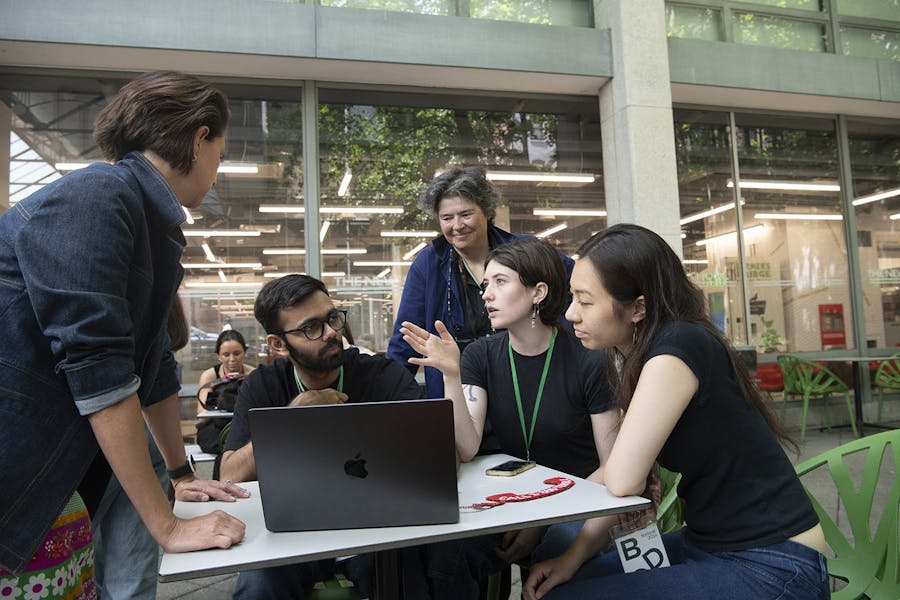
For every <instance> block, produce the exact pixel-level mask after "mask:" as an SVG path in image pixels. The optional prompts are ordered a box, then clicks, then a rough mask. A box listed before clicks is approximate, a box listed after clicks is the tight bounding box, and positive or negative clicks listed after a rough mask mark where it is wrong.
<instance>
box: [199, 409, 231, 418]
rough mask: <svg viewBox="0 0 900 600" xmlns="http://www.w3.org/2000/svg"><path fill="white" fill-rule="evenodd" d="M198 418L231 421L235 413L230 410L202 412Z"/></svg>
mask: <svg viewBox="0 0 900 600" xmlns="http://www.w3.org/2000/svg"><path fill="white" fill-rule="evenodd" d="M197 416H198V417H199V418H201V419H225V418H227V419H230V418H231V417H233V416H234V413H233V412H231V411H230V410H201V411H200V412H198V413H197Z"/></svg>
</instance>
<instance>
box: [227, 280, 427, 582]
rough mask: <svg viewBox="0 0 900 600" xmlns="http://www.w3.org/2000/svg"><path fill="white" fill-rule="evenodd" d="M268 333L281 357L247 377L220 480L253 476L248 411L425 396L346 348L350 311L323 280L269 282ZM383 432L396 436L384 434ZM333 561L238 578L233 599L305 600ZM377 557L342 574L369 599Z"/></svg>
mask: <svg viewBox="0 0 900 600" xmlns="http://www.w3.org/2000/svg"><path fill="white" fill-rule="evenodd" d="M253 312H254V315H255V316H256V320H257V321H259V323H260V325H262V326H263V328H264V329H265V330H266V334H267V335H266V343H268V345H269V346H270V347H271V348H272V351H273V352H274V354H275V356H276V358H275V361H274V363H273V364H271V365H261V366H260V367H258V368H257V369H256V370H255V371H253V372H252V373H251V374H250V375H248V376H247V378H246V379H245V380H244V383H243V385H242V386H241V389H240V392H239V393H238V399H237V404H236V405H235V408H234V418H233V420H232V424H231V430H230V431H229V433H228V439H227V441H226V442H225V447H224V449H223V450H224V451H223V453H222V466H221V478H222V479H224V480H230V481H233V482H240V481H252V480H255V479H256V463H255V461H254V459H253V442H252V441H251V439H250V427H249V424H248V411H249V410H250V409H251V408H260V407H271V406H306V405H310V404H338V403H344V402H381V401H385V400H411V399H416V398H419V397H420V396H421V392H420V388H419V386H418V384H417V383H416V381H415V379H414V378H413V376H412V375H411V374H410V373H409V371H407V370H406V369H405V368H403V367H402V366H401V365H400V364H399V363H396V362H394V361H392V360H389V359H387V358H385V357H383V356H366V355H362V354H360V353H359V351H358V350H357V349H356V348H348V349H344V347H343V344H342V333H343V330H344V325H345V324H346V319H347V313H346V311H342V310H337V309H335V307H334V303H333V302H332V301H331V298H330V297H329V296H328V289H327V288H326V287H325V285H324V284H323V283H322V282H321V281H319V280H318V279H314V278H312V277H308V276H306V275H287V276H285V277H281V278H279V279H276V280H273V281H271V282H269V283H268V284H266V285H265V286H264V287H263V288H262V290H260V292H259V295H258V296H257V298H256V303H255V305H254V308H253ZM385 435H395V433H394V432H385ZM334 563H335V561H334V560H321V561H314V562H308V563H301V564H296V565H286V566H283V567H274V568H268V569H258V570H255V571H245V572H243V573H241V574H240V575H239V576H238V581H237V585H236V587H235V591H234V597H235V598H237V599H242V598H303V597H304V594H306V593H308V592H309V591H310V590H311V587H312V585H313V584H314V583H315V582H317V581H320V580H322V579H326V578H328V577H330V576H331V575H332V574H333V573H334V570H335V564H334ZM371 569H372V560H371V556H370V555H361V556H357V557H354V558H352V559H349V560H347V561H344V563H343V564H342V565H341V567H340V570H341V571H343V572H344V573H345V574H346V575H347V576H348V577H349V578H350V579H351V580H352V581H354V583H356V584H357V586H358V587H360V588H361V591H362V592H363V593H364V595H366V594H367V595H369V596H370V597H371V590H370V589H367V588H368V587H369V586H370V585H371V579H372V578H371Z"/></svg>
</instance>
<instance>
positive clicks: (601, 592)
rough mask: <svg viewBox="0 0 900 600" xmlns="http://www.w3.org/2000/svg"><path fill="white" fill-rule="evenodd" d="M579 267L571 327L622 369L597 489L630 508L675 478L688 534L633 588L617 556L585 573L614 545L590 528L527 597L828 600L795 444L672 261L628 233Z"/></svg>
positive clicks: (611, 233)
mask: <svg viewBox="0 0 900 600" xmlns="http://www.w3.org/2000/svg"><path fill="white" fill-rule="evenodd" d="M578 254H579V256H580V257H581V258H580V259H579V260H578V261H577V262H576V265H575V269H574V271H573V273H572V279H571V289H572V293H573V296H574V299H573V302H572V305H571V306H570V308H569V310H568V311H567V312H566V317H567V318H568V319H570V320H571V321H572V323H573V324H574V326H575V335H576V336H577V337H578V338H579V339H580V340H581V343H582V344H584V345H585V346H586V347H588V348H597V349H600V348H602V349H606V350H607V351H608V353H609V355H610V357H611V358H612V360H613V361H615V362H616V363H617V365H618V369H617V371H618V373H617V374H616V375H614V376H613V378H612V383H613V390H614V394H615V397H616V399H617V401H618V403H619V406H620V407H621V408H622V410H623V411H624V417H623V419H622V422H621V425H620V427H619V432H618V434H617V437H616V440H615V442H614V444H613V447H612V450H611V452H610V456H609V459H608V460H607V461H606V463H605V464H604V465H603V467H602V468H601V471H602V475H601V479H602V481H603V483H605V484H606V486H607V487H608V488H609V490H610V491H611V492H612V493H613V494H615V495H618V496H625V495H629V494H636V493H640V492H641V491H643V489H644V485H645V482H646V479H647V474H648V473H649V472H650V470H651V469H652V468H653V465H654V463H656V462H657V461H658V462H659V464H661V465H662V466H664V467H665V468H667V469H669V470H671V471H677V472H680V473H681V474H682V479H681V482H680V484H679V486H678V493H679V496H680V497H681V498H682V499H683V500H684V516H685V526H684V527H683V528H682V529H681V530H679V531H677V532H674V533H671V534H667V535H666V536H664V542H665V546H666V549H667V550H668V553H669V560H670V562H671V563H672V566H670V567H667V568H659V569H652V570H642V571H635V572H633V573H627V574H626V573H623V572H622V569H621V567H618V569H617V568H616V567H615V563H617V562H618V557H617V556H616V553H615V552H611V553H609V554H605V555H603V556H601V557H600V560H599V561H596V562H595V561H591V562H592V565H591V567H592V568H591V569H582V570H581V571H579V568H580V567H581V566H582V564H583V563H585V562H586V561H588V560H590V559H592V557H594V556H595V555H596V554H597V553H598V552H599V551H601V550H602V549H603V548H602V544H600V543H599V542H598V540H599V539H600V538H601V537H602V536H603V535H604V534H605V533H606V532H604V531H601V530H600V528H599V527H596V526H594V522H588V524H586V525H585V527H584V528H583V529H582V531H581V533H580V534H579V536H578V537H577V538H576V539H575V541H574V542H573V544H572V545H571V546H570V548H569V549H568V550H567V551H566V552H565V553H564V554H563V555H562V556H560V557H558V558H555V559H551V560H549V561H546V562H544V563H541V564H538V565H535V567H534V568H533V569H532V571H531V575H530V577H529V578H528V581H527V582H526V583H525V585H524V592H525V597H526V598H529V599H534V598H542V597H544V596H545V595H546V594H547V593H548V592H550V590H553V592H552V593H551V594H550V596H551V597H553V598H601V597H603V598H658V597H671V596H673V595H674V596H677V597H682V598H692V599H696V598H753V599H759V598H788V597H790V598H827V597H828V587H827V582H828V576H827V570H826V566H825V557H824V555H823V553H824V552H825V550H826V548H827V546H826V543H825V538H824V536H823V534H822V529H821V526H820V525H819V520H818V517H817V516H816V513H815V511H814V510H813V507H812V504H811V502H810V500H809V498H808V497H807V496H806V493H805V492H804V489H803V486H802V485H801V483H800V481H799V479H798V478H797V475H796V474H795V472H794V468H793V466H792V465H791V463H790V461H789V460H788V458H787V456H786V455H785V453H784V450H782V447H781V445H780V444H779V441H787V440H788V438H787V436H786V434H785V432H784V430H783V429H782V427H781V426H780V425H779V424H778V422H777V421H776V420H775V419H774V417H773V416H772V415H771V413H770V412H769V410H768V408H767V407H766V405H765V403H764V402H763V400H762V398H761V396H760V393H759V391H758V390H757V389H756V388H755V386H754V385H753V383H752V381H751V379H750V376H749V374H748V372H747V369H746V367H745V366H744V365H743V363H742V361H741V360H740V359H739V358H738V357H737V355H736V354H735V352H734V349H733V348H732V347H731V345H730V344H729V343H728V342H727V341H726V340H725V339H724V338H723V336H722V335H721V334H720V333H719V332H718V331H717V330H716V329H715V327H714V326H713V325H712V323H711V322H710V320H709V317H708V314H707V310H706V305H705V302H704V298H703V294H702V292H701V290H700V289H698V288H697V287H696V286H695V285H693V284H692V283H691V282H690V281H689V280H688V278H687V276H686V275H685V272H684V269H683V267H682V265H681V261H680V260H679V258H678V256H676V254H675V253H674V252H673V251H672V249H671V248H670V247H669V246H668V244H666V242H665V241H664V240H663V239H662V238H661V237H659V236H658V235H657V234H655V233H653V232H652V231H650V230H648V229H645V228H643V227H639V226H637V225H625V224H622V225H615V226H613V227H610V228H609V229H607V230H605V231H602V232H600V233H598V234H597V235H595V236H594V237H592V238H591V239H590V240H588V242H586V243H585V244H584V245H583V246H582V248H581V249H579V251H578ZM576 572H577V576H576ZM573 576H576V578H575V580H573V581H571V582H570V583H568V584H567V585H562V586H561V587H559V588H558V589H554V588H556V586H560V585H561V584H563V583H565V582H566V581H568V580H569V579H571V578H573Z"/></svg>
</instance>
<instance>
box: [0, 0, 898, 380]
mask: <svg viewBox="0 0 900 600" xmlns="http://www.w3.org/2000/svg"><path fill="white" fill-rule="evenodd" d="M154 69H178V70H182V71H186V72H190V73H194V74H197V75H199V76H202V77H204V78H205V79H208V80H210V81H213V82H215V83H216V84H217V85H218V86H219V87H221V88H222V89H223V90H224V91H226V92H227V93H228V95H229V98H230V101H231V109H232V122H231V125H230V127H229V132H228V141H227V148H226V160H225V163H224V164H223V169H222V172H221V174H220V177H219V181H218V184H217V186H216V187H215V188H214V189H213V191H212V192H211V193H210V194H209V195H208V197H207V198H206V199H204V201H203V204H202V205H201V207H200V208H199V209H197V210H192V211H190V215H189V220H188V223H187V224H186V225H185V227H184V230H185V233H186V235H187V236H188V248H187V250H186V253H185V258H184V263H185V268H186V277H185V283H184V287H183V288H182V295H183V298H184V301H185V306H186V308H187V313H188V315H189V318H190V320H191V325H192V342H191V345H190V347H189V348H188V349H187V350H186V351H185V353H186V354H185V355H184V356H183V357H182V359H183V362H184V364H185V366H186V367H187V368H188V373H186V375H185V381H192V380H195V379H196V377H195V374H196V373H191V371H192V370H195V371H198V372H199V370H202V369H203V368H206V367H208V366H209V364H210V362H211V361H212V360H213V359H212V357H211V355H210V353H209V350H210V346H211V340H210V338H212V340H214V339H215V335H216V333H217V332H218V331H219V330H220V329H221V328H222V327H223V326H224V325H226V324H230V325H231V326H232V327H234V328H236V329H240V330H241V331H242V332H243V333H244V334H245V335H246V336H247V338H248V341H250V342H251V344H252V345H253V346H254V350H256V351H263V350H264V348H263V346H262V344H263V342H264V333H263V332H262V331H261V330H260V329H259V328H258V326H257V325H256V323H255V321H254V320H253V317H252V303H253V298H254V297H255V293H256V290H258V289H259V287H260V286H261V285H262V284H263V283H264V282H265V281H267V280H268V279H267V278H270V277H277V276H278V275H279V274H283V273H289V272H308V273H310V274H313V275H318V276H321V277H322V278H323V279H324V280H325V282H326V284H327V285H328V286H329V288H330V289H331V290H332V292H333V295H334V297H335V298H336V299H337V300H339V301H340V303H341V304H342V305H343V307H344V308H346V309H347V310H348V311H349V315H350V321H349V322H350V325H351V329H352V331H353V332H354V333H355V334H356V337H357V342H360V343H362V344H364V345H366V346H369V347H372V348H373V349H375V350H384V348H385V346H386V343H387V338H388V336H389V335H390V330H391V325H392V323H393V315H394V310H395V309H396V306H397V303H398V302H399V298H400V294H401V292H402V286H403V279H404V276H405V273H406V269H407V266H408V264H409V263H410V262H411V260H412V259H413V258H414V257H415V255H416V253H417V252H418V251H420V250H421V248H422V247H424V244H426V243H427V242H428V241H429V240H430V239H431V238H432V237H433V236H434V235H436V233H437V231H438V227H437V224H436V223H435V222H434V221H433V220H432V219H431V218H430V216H429V215H426V214H423V213H422V212H421V211H420V210H419V209H418V208H417V206H416V198H417V196H418V194H419V193H420V192H421V191H422V189H424V186H425V185H426V184H427V182H428V181H429V180H430V179H431V178H432V177H433V176H434V174H435V173H436V172H439V171H440V170H441V169H443V168H446V166H447V165H449V164H460V163H464V164H479V165H483V166H484V167H485V168H486V169H487V170H488V172H489V176H490V178H491V179H492V181H493V183H494V185H495V187H496V189H497V190H498V192H499V193H500V198H501V207H500V209H499V211H498V214H497V219H496V221H497V224H498V225H499V226H501V227H502V228H504V229H509V230H512V231H515V232H528V233H535V234H539V235H541V236H543V237H546V239H548V240H550V241H551V242H552V243H554V244H556V245H558V246H559V247H560V248H561V249H562V250H563V251H565V252H566V253H568V254H573V253H574V252H575V251H576V249H577V247H578V245H579V244H580V243H581V242H583V241H584V240H585V239H587V238H588V237H589V236H590V235H591V234H592V233H593V232H596V231H598V230H600V229H602V228H604V227H606V226H607V225H608V224H611V223H616V222H623V221H628V222H635V223H639V224H642V225H645V226H648V227H650V228H652V229H654V230H655V231H657V232H659V233H660V234H661V235H663V236H664V237H665V238H666V239H667V240H668V241H669V242H670V243H671V244H672V246H673V247H674V248H676V249H677V251H678V252H679V253H680V255H681V256H682V257H683V259H684V263H685V268H686V269H687V271H688V272H689V274H690V276H691V277H692V278H694V280H695V281H696V282H697V283H698V285H700V287H702V288H703V289H704V291H705V293H706V296H707V299H708V301H709V304H710V311H711V314H712V316H713V320H714V322H715V323H716V324H717V325H718V326H719V327H720V328H721V329H722V331H724V332H725V333H726V335H727V336H728V337H729V338H730V339H731V340H733V341H734V342H735V343H736V344H746V345H751V346H755V347H756V348H757V349H758V351H759V352H760V360H761V361H762V362H767V361H771V359H772V357H773V356H774V355H777V353H778V352H787V351H789V352H799V353H804V354H808V355H810V356H820V355H823V354H825V355H827V353H829V352H838V351H843V352H844V353H846V352H847V351H853V352H863V351H864V352H867V353H871V354H872V355H873V356H880V355H888V354H890V353H892V352H894V351H896V350H897V347H898V346H900V0H746V1H743V2H737V1H731V0H704V1H699V0H678V1H677V2H663V1H662V0H594V2H589V1H587V0H307V2H306V3H302V2H287V1H275V0H195V1H193V2H187V3H186V2H178V1H176V0H156V1H155V2H139V1H137V0H120V1H119V2H115V3H112V2H108V1H104V0H82V1H78V2H70V3H65V4H60V3H57V2H53V1H51V0H32V1H30V2H28V3H22V2H15V1H14V0H2V1H0V131H2V130H6V131H2V133H3V134H4V135H6V136H7V137H8V138H9V139H10V144H9V146H8V147H6V145H5V144H3V145H2V146H4V147H3V149H2V150H0V207H6V206H9V205H10V204H13V203H15V202H16V201H18V200H19V199H21V198H23V197H25V196H27V195H28V194H29V193H31V192H32V191H34V190H35V189H37V188H38V187H40V186H41V185H44V184H46V183H48V182H49V181H52V180H53V179H55V178H58V177H60V176H61V175H62V174H63V173H65V172H67V170H71V169H73V168H78V166H79V165H81V164H84V163H87V162H90V161H92V160H97V159H98V158H99V154H98V152H97V150H96V148H95V147H94V145H93V142H92V140H91V127H92V123H93V119H94V117H95V116H96V114H97V112H98V111H99V109H100V108H101V107H102V106H103V105H104V103H105V101H106V99H107V98H109V97H110V96H111V95H112V94H114V93H115V91H116V90H117V89H118V87H119V86H120V85H121V84H122V82H124V81H126V80H127V79H129V78H130V77H133V76H134V75H135V74H137V73H139V72H143V71H147V70H154ZM7 152H8V155H7V154H6V153H7Z"/></svg>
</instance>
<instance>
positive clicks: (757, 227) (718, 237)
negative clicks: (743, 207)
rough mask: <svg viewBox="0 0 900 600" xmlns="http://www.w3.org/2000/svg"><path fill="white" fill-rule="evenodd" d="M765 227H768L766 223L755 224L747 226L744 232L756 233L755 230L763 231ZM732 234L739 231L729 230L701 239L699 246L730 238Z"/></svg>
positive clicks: (735, 234) (734, 234)
mask: <svg viewBox="0 0 900 600" xmlns="http://www.w3.org/2000/svg"><path fill="white" fill-rule="evenodd" d="M765 228H766V226H765V225H753V226H752V227H747V228H745V229H744V234H748V233H755V232H757V231H762V230H763V229H765ZM731 236H737V231H731V232H729V233H723V234H721V235H714V236H712V237H711V238H706V239H705V240H700V241H699V242H697V245H698V246H705V245H707V244H708V243H710V242H717V241H719V240H724V239H726V238H729V237H731Z"/></svg>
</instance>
